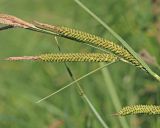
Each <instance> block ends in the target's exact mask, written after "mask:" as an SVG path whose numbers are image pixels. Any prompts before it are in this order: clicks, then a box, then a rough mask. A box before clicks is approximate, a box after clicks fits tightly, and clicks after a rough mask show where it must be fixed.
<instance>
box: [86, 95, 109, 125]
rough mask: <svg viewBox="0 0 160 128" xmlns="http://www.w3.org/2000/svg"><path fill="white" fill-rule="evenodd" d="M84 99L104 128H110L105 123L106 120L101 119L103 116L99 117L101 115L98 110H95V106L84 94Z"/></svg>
mask: <svg viewBox="0 0 160 128" xmlns="http://www.w3.org/2000/svg"><path fill="white" fill-rule="evenodd" d="M83 98H84V99H85V101H86V103H87V104H88V105H89V106H90V108H91V110H92V112H93V113H94V114H95V116H96V117H97V119H98V120H99V122H100V123H101V124H102V126H103V127H104V128H108V126H107V125H106V123H105V122H104V120H103V119H102V118H101V116H100V115H99V113H98V112H97V111H96V109H95V108H94V106H93V105H92V103H91V102H90V100H89V99H88V97H87V96H86V95H85V94H83Z"/></svg>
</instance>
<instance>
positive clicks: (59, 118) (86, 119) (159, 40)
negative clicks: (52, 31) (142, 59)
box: [0, 0, 160, 128]
mask: <svg viewBox="0 0 160 128" xmlns="http://www.w3.org/2000/svg"><path fill="white" fill-rule="evenodd" d="M81 2H83V3H84V4H85V5H86V6H87V7H88V8H90V9H91V10H92V11H93V12H94V13H95V14H97V15H98V16H99V17H100V18H101V19H102V20H103V21H105V22H106V23H107V24H109V26H110V27H111V28H112V29H113V30H115V31H116V32H117V33H118V34H120V35H121V36H122V37H123V38H124V39H125V40H126V41H127V43H128V44H129V45H130V46H131V47H132V48H133V49H134V50H135V51H136V52H137V53H140V52H141V51H144V49H145V50H146V51H147V52H148V53H149V54H151V56H152V58H150V59H151V60H152V59H153V60H154V61H157V63H160V58H159V56H160V37H159V34H160V32H159V29H160V16H159V14H160V9H159V8H160V3H159V1H158V0H157V1H156V0H143V1H142V0H141V1H140V0H87V1H86V0H81ZM0 12H1V13H6V14H10V15H15V16H17V17H20V18H22V19H25V20H27V21H33V20H37V21H40V22H44V23H49V24H58V25H62V26H67V27H71V28H76V29H79V30H82V31H85V32H89V33H92V34H95V35H99V36H101V37H104V38H107V39H109V40H112V41H115V42H117V43H118V41H117V40H116V39H115V37H113V36H112V35H111V34H110V33H109V32H108V31H107V30H106V29H104V27H102V26H101V25H100V24H99V23H98V22H97V21H96V20H95V19H93V18H92V17H91V16H90V15H89V14H87V13H86V12H85V11H84V10H83V9H82V8H81V7H79V6H78V5H77V4H76V3H75V2H74V0H59V1H58V0H43V1H42V0H41V1H40V0H34V1H33V0H13V1H11V0H0ZM58 40H59V43H60V46H61V48H62V50H63V51H64V52H87V51H90V52H95V51H97V52H98V50H96V49H93V48H91V47H89V46H86V45H84V44H80V43H77V42H75V41H70V40H67V39H62V38H58ZM50 52H52V53H57V52H58V49H57V46H56V42H55V40H54V37H53V36H49V35H45V34H41V33H36V32H32V31H28V30H23V29H12V30H6V31H1V32H0V59H3V58H5V57H9V56H23V55H39V54H41V53H50ZM154 61H151V62H150V67H151V68H152V69H153V70H154V71H156V72H157V73H158V74H160V70H159V69H160V68H159V67H158V66H157V65H155V62H154ZM69 65H70V67H71V69H72V71H73V72H74V74H75V76H76V77H77V78H78V77H80V76H82V75H84V74H86V73H88V72H89V71H91V70H93V69H95V68H96V67H99V64H98V63H69ZM158 68H159V69H158ZM108 69H109V75H110V77H111V79H112V80H113V83H114V87H115V90H116V94H117V95H118V97H119V98H120V99H119V101H120V103H121V104H122V106H126V105H130V104H159V101H160V100H159V99H160V96H159V93H160V91H159V85H160V84H159V83H158V82H157V81H156V80H154V79H153V78H152V77H151V76H150V75H148V74H147V73H145V72H143V71H140V70H139V69H137V68H135V67H134V66H132V65H129V64H125V63H122V62H118V63H116V64H113V65H111V66H109V67H108ZM104 79H107V78H106V77H104V75H102V72H101V71H99V72H97V73H95V74H93V75H91V76H89V77H87V78H85V79H83V80H81V81H80V84H81V85H82V87H83V88H84V90H85V92H86V94H87V96H88V97H89V99H90V100H91V101H92V103H93V104H94V106H95V108H96V109H97V111H98V112H99V113H100V115H101V116H102V117H103V119H104V120H105V122H106V123H107V124H108V125H109V127H110V128H120V127H122V126H121V125H120V122H119V118H118V117H116V116H112V114H113V113H115V112H116V110H115V107H114V105H113V103H112V97H111V95H110V93H109V92H108V89H107V85H106V83H105V81H104ZM70 82H71V79H70V77H69V75H68V73H67V71H66V69H65V66H64V64H63V63H42V62H28V61H21V62H8V61H0V127H1V128H60V127H61V128H100V127H102V126H101V125H100V124H99V122H98V121H97V119H96V118H95V116H94V115H93V114H92V112H91V111H90V109H89V108H88V106H87V105H86V104H85V103H84V102H83V100H82V98H81V97H80V96H79V94H78V93H77V91H76V89H75V87H74V86H72V87H70V88H68V89H65V90H64V91H63V92H61V93H59V94H57V95H54V96H53V97H50V98H49V99H47V100H45V101H43V102H41V103H39V104H37V103H35V102H36V101H37V100H39V99H41V98H42V97H44V96H46V95H48V94H50V93H52V92H54V91H56V90H58V89H59V88H61V87H63V86H65V85H67V84H68V83H70ZM126 120H127V123H128V125H129V127H130V128H138V127H141V128H150V127H152V128H159V127H160V122H159V117H158V116H156V117H155V116H144V115H141V116H127V117H126Z"/></svg>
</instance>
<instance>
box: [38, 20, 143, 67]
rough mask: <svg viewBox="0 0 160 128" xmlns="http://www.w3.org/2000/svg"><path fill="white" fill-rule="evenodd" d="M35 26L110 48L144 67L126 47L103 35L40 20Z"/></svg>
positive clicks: (134, 63) (120, 55)
mask: <svg viewBox="0 0 160 128" xmlns="http://www.w3.org/2000/svg"><path fill="white" fill-rule="evenodd" d="M35 26H36V27H39V28H41V29H46V30H49V31H52V32H54V33H57V34H58V35H59V36H62V37H65V38H69V39H72V40H76V41H80V42H84V43H87V44H89V45H94V46H98V47H101V48H104V49H107V50H110V51H111V52H113V53H114V54H116V55H118V56H119V57H121V58H123V59H124V60H126V61H128V62H130V63H132V64H133V65H135V66H137V67H140V68H142V65H141V64H140V63H139V62H138V61H137V59H135V58H134V56H132V55H131V54H130V53H129V52H128V51H127V50H126V49H125V48H123V47H122V46H120V45H118V44H115V43H113V42H111V41H108V40H105V39H103V38H101V37H98V36H95V35H92V34H89V33H86V32H81V31H78V30H75V29H70V28H67V27H60V26H52V25H48V24H43V23H38V22H35Z"/></svg>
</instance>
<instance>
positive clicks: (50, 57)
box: [38, 53, 119, 62]
mask: <svg viewBox="0 0 160 128" xmlns="http://www.w3.org/2000/svg"><path fill="white" fill-rule="evenodd" d="M118 59H119V58H118V57H117V56H115V55H113V54H107V53H57V54H42V55H40V56H39V57H38V60H42V61H47V62H114V61H117V60H118Z"/></svg>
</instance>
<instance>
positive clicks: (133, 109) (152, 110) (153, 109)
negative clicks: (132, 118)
mask: <svg viewBox="0 0 160 128" xmlns="http://www.w3.org/2000/svg"><path fill="white" fill-rule="evenodd" d="M132 114H148V115H159V114H160V106H156V105H131V106H127V107H124V108H122V109H121V110H120V111H119V112H118V113H117V114H115V115H119V116H126V115H132Z"/></svg>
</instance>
